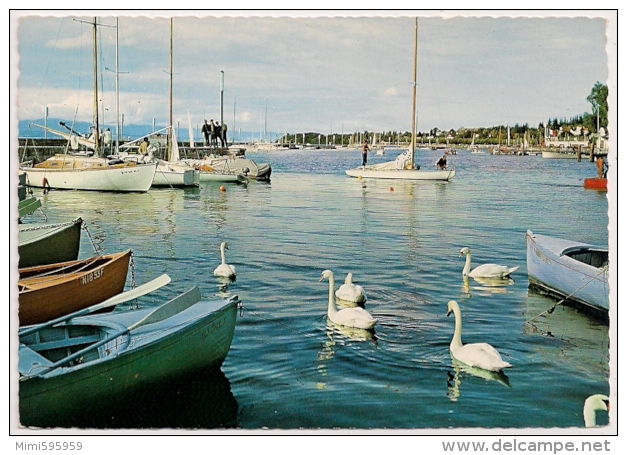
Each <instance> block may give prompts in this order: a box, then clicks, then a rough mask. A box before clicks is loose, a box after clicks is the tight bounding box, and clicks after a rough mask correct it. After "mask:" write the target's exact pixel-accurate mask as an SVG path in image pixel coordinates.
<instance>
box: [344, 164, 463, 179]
mask: <svg viewBox="0 0 627 455" xmlns="http://www.w3.org/2000/svg"><path fill="white" fill-rule="evenodd" d="M346 175H348V176H349V177H357V178H359V177H361V178H371V179H388V180H440V181H446V182H448V181H450V180H452V179H453V177H455V171H454V170H443V171H421V170H417V169H385V168H383V169H382V168H376V167H374V166H366V167H363V166H360V167H357V168H354V169H348V170H347V171H346Z"/></svg>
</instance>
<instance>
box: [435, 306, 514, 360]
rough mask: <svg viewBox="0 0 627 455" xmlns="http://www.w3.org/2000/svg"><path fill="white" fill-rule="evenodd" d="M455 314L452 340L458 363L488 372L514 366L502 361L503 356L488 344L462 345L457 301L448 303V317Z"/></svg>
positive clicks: (460, 321) (451, 346)
mask: <svg viewBox="0 0 627 455" xmlns="http://www.w3.org/2000/svg"><path fill="white" fill-rule="evenodd" d="M451 313H453V314H455V333H454V334H453V339H452V340H451V344H450V350H451V355H452V356H453V357H455V358H456V359H457V360H458V361H460V362H462V363H464V364H466V365H468V366H469V367H476V368H481V369H484V370H488V371H496V372H498V371H501V370H502V369H503V368H508V367H511V366H512V365H511V364H510V363H508V362H505V361H503V359H501V355H500V354H499V353H498V351H497V350H496V349H494V348H493V347H492V346H490V345H489V344H487V343H472V344H467V345H463V344H462V313H461V311H460V310H459V305H458V304H457V302H456V301H455V300H451V301H450V302H448V311H447V312H446V315H447V316H450V314H451Z"/></svg>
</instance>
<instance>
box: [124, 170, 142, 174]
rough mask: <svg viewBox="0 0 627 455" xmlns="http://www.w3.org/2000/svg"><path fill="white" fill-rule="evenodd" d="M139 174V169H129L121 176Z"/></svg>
mask: <svg viewBox="0 0 627 455" xmlns="http://www.w3.org/2000/svg"><path fill="white" fill-rule="evenodd" d="M136 172H139V169H131V170H130V171H122V172H121V174H134V173H136Z"/></svg>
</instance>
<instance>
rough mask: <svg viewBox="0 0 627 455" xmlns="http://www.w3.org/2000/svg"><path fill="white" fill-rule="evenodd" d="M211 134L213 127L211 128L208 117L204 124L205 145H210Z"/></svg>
mask: <svg viewBox="0 0 627 455" xmlns="http://www.w3.org/2000/svg"><path fill="white" fill-rule="evenodd" d="M210 134H211V129H210V128H209V124H208V123H207V119H205V123H203V125H202V137H203V138H204V145H205V147H206V146H208V145H209V135H210Z"/></svg>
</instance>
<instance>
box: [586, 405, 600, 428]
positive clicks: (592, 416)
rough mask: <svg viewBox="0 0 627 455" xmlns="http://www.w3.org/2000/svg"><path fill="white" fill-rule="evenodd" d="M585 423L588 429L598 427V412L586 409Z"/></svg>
mask: <svg viewBox="0 0 627 455" xmlns="http://www.w3.org/2000/svg"><path fill="white" fill-rule="evenodd" d="M583 421H584V423H585V425H586V427H588V428H589V427H595V426H596V425H597V415H596V411H595V410H594V409H592V408H589V407H588V408H586V409H584V410H583Z"/></svg>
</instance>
